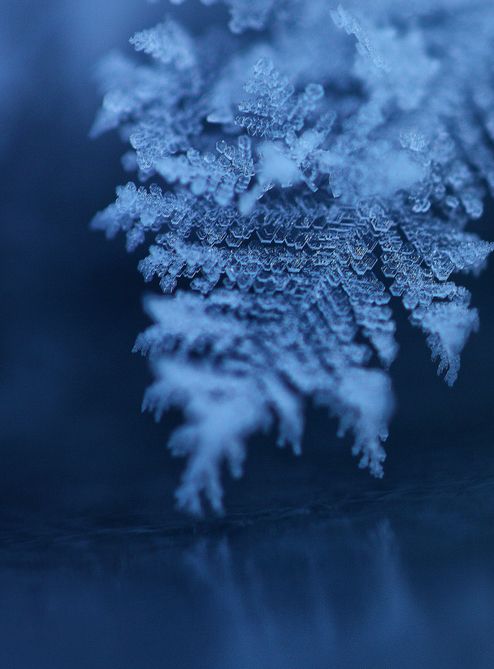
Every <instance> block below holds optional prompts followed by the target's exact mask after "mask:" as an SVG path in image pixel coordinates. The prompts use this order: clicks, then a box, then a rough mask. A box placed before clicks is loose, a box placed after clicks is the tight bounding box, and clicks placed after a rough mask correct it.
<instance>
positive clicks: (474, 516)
mask: <svg viewBox="0 0 494 669" xmlns="http://www.w3.org/2000/svg"><path fill="white" fill-rule="evenodd" d="M436 464H439V465H440V464H441V463H440V462H436ZM443 464H444V463H443ZM486 465H487V466H486ZM471 469H472V468H471ZM475 469H478V470H479V471H476V472H475V473H474V472H472V471H471V478H469V476H468V475H465V473H464V472H463V473H462V474H461V475H458V474H459V472H458V471H457V472H456V476H455V473H454V472H452V471H451V467H450V468H449V471H448V472H447V475H446V476H445V477H440V476H438V477H435V478H434V479H431V480H429V481H426V482H425V483H424V482H423V480H422V479H420V480H416V479H415V480H414V479H413V477H409V478H408V480H407V481H406V483H405V484H404V485H403V487H402V488H401V489H396V488H395V489H394V488H392V487H386V489H383V490H382V491H379V492H376V491H374V492H370V491H368V490H367V491H365V490H361V491H360V492H358V493H356V494H355V495H354V496H352V495H347V496H346V497H343V496H342V495H340V496H338V494H336V493H333V494H328V493H327V492H323V491H322V490H321V487H320V486H321V485H322V483H323V477H319V480H316V481H313V482H312V483H313V487H312V491H313V492H312V496H311V498H310V502H308V503H306V504H305V505H303V506H296V507H293V506H291V507H290V506H285V507H284V506H280V505H276V503H273V505H272V506H261V507H258V508H257V510H256V512H255V513H253V512H252V507H250V509H251V510H250V511H246V510H245V509H240V508H239V509H238V510H237V512H235V513H233V514H232V515H230V516H227V517H226V518H224V519H223V520H222V521H219V520H217V519H216V520H214V521H211V522H210V523H208V522H204V523H201V524H198V525H190V523H189V522H188V521H184V520H183V518H182V519H177V518H167V517H164V518H163V517H159V516H158V515H155V516H147V517H146V516H145V515H143V514H139V513H135V514H134V515H129V514H126V515H125V516H124V517H122V516H118V515H114V516H110V517H108V516H107V517H87V516H82V517H79V518H78V519H72V520H71V521H70V522H60V520H58V521H57V522H56V523H50V522H49V521H48V522H47V521H46V520H45V521H44V522H41V523H39V524H37V525H35V526H31V527H30V526H24V527H22V529H19V527H17V529H16V530H15V531H14V532H12V531H9V530H8V529H7V528H6V527H5V526H4V530H3V533H2V548H1V552H0V588H1V592H2V609H1V611H2V612H1V619H0V664H1V666H2V667H5V668H7V667H8V669H25V668H27V667H36V669H45V668H46V669H65V668H66V667H81V668H87V667H91V668H94V669H98V668H99V667H101V668H105V669H106V668H108V667H112V669H135V668H136V667H143V668H144V667H145V668H146V669H154V668H155V667H156V668H158V667H160V668H162V667H166V668H167V669H168V668H170V669H175V668H178V667H184V668H189V667H190V668H191V669H196V668H199V667H200V668H201V669H244V668H245V669H261V668H264V667H266V669H268V668H269V669H278V668H280V669H292V668H293V669H298V668H299V667H311V668H312V667H314V668H316V667H317V668H318V667H320V668H321V669H323V668H324V669H325V668H327V667H333V666H334V667H352V668H353V667H355V668H357V667H363V666H365V667H376V669H377V668H379V667H385V666H398V665H399V666H403V667H410V668H412V667H448V668H455V667H465V666H469V667H475V668H484V667H485V668H486V669H487V668H489V667H492V666H493V663H494V641H493V638H492V619H493V616H494V571H493V567H492V564H493V557H494V536H493V533H492V530H491V529H488V528H489V519H492V515H493V513H494V476H493V475H492V469H493V468H492V459H491V460H490V465H489V463H488V462H486V461H483V462H477V463H476V464H475ZM480 470H481V471H482V473H480ZM293 471H294V470H292V474H293ZM313 473H314V472H313ZM329 482H330V481H326V483H329ZM290 483H293V481H290V480H289V478H288V480H287V485H289V484H290ZM299 483H300V482H299ZM299 492H300V491H299ZM251 493H255V491H254V490H252V491H251Z"/></svg>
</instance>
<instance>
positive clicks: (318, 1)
mask: <svg viewBox="0 0 494 669" xmlns="http://www.w3.org/2000/svg"><path fill="white" fill-rule="evenodd" d="M174 4H179V3H177V2H175V3H174ZM204 4H206V5H210V4H216V3H213V2H211V0H208V1H207V2H206V0H204ZM224 4H225V5H226V9H227V10H228V12H225V16H223V14H222V13H221V12H220V13H219V14H216V13H214V14H212V16H213V17H214V20H213V19H212V20H211V23H210V25H203V26H201V29H200V30H199V29H198V28H197V26H194V25H193V26H192V28H191V29H190V30H188V27H187V25H179V24H178V23H177V22H176V21H175V20H174V19H173V18H171V17H167V18H165V19H164V21H163V22H162V23H161V24H159V25H158V26H156V27H154V28H151V29H149V30H145V31H142V32H140V33H138V34H136V35H135V36H134V37H133V38H132V39H131V43H132V44H133V46H134V47H135V49H136V50H137V51H138V52H140V53H139V55H138V56H135V57H134V58H130V57H128V56H124V55H119V54H113V55H112V56H111V57H109V58H108V59H107V61H106V62H105V63H103V64H102V67H101V71H100V80H101V85H102V89H103V93H104V99H103V105H102V109H101V110H100V112H99V115H98V117H97V119H96V121H95V124H94V128H93V133H94V134H95V135H97V134H99V133H101V132H104V131H107V130H111V129H118V130H119V132H120V134H121V137H122V139H123V140H124V141H125V142H126V143H127V144H128V146H129V149H128V152H127V153H126V154H125V155H124V158H123V162H124V166H125V167H126V169H127V170H129V171H130V172H135V173H136V174H137V176H136V181H137V184H136V183H134V182H130V183H127V184H126V185H123V186H120V187H119V188H118V189H117V199H116V201H115V202H114V203H113V204H110V206H109V207H107V209H105V210H104V211H102V212H100V213H99V214H98V215H97V216H96V217H95V219H94V222H93V226H94V227H95V228H97V229H101V230H104V231H105V232H106V234H107V235H108V236H109V237H113V236H114V235H115V234H117V233H118V232H124V233H125V235H126V238H127V247H128V249H129V251H133V250H134V249H136V248H137V247H139V246H141V247H143V246H144V248H145V249H146V251H145V255H144V257H143V258H142V259H141V260H140V262H139V269H140V271H141V273H142V274H143V276H144V279H145V281H148V282H151V281H156V282H157V283H158V284H159V286H160V288H161V291H162V293H164V295H153V296H151V297H148V298H147V299H146V304H145V306H146V309H147V312H148V313H149V315H150V317H151V318H152V320H153V324H152V325H151V326H150V327H149V329H147V330H146V331H145V332H144V333H142V334H141V335H139V337H138V339H137V343H136V347H135V348H136V350H138V351H141V352H142V353H144V354H146V355H148V356H149V358H150V360H151V363H152V368H153V370H154V375H155V381H154V383H153V384H152V385H151V387H150V388H149V389H148V391H147V393H146V395H145V400H144V406H145V407H146V408H148V409H151V410H153V411H155V412H156V415H157V416H158V417H160V416H161V415H162V414H163V413H164V412H166V410H167V409H168V408H170V407H172V406H173V407H177V408H179V409H180V410H181V411H182V412H183V418H184V422H183V425H182V426H181V427H179V428H178V429H177V430H176V431H175V432H174V434H173V436H172V438H171V440H170V443H169V447H170V449H171V450H172V452H173V453H174V454H176V455H180V456H184V457H186V458H187V464H186V467H185V471H184V474H183V479H182V482H181V484H180V486H179V487H178V490H177V500H178V504H179V506H180V507H182V508H183V509H186V510H188V511H189V512H192V513H200V512H201V511H202V509H203V506H204V502H205V501H207V502H208V503H209V504H210V505H211V507H212V508H213V509H214V510H216V511H218V512H219V511H221V510H222V485H221V475H222V469H223V467H224V465H225V464H226V466H227V467H228V468H229V470H230V472H231V474H232V475H233V476H235V477H236V476H240V474H241V472H242V464H243V460H244V457H245V446H246V442H247V440H248V438H249V437H250V436H251V435H253V434H255V433H256V432H258V431H259V430H268V429H273V428H274V429H275V430H276V432H277V435H278V443H279V444H280V445H284V444H287V445H289V446H291V448H292V449H293V450H294V452H295V453H299V452H300V448H301V438H302V434H303V430H304V406H305V404H306V402H307V401H308V400H311V401H314V402H316V403H317V404H319V405H323V406H325V407H327V408H328V410H329V411H330V412H331V414H333V415H336V416H337V418H338V419H339V424H340V433H341V434H343V433H345V432H346V431H351V432H352V433H353V437H354V446H353V452H354V454H355V455H357V456H358V457H359V461H360V465H361V466H362V467H368V468H369V470H370V471H371V473H372V474H374V475H375V476H381V475H382V473H383V461H384V459H385V452H384V449H383V442H384V441H385V440H386V437H387V435H388V423H389V419H390V416H391V413H392V411H393V392H392V388H391V382H390V377H389V373H388V370H389V367H390V365H391V363H392V362H393V360H394V358H395V356H396V355H397V352H398V344H397V341H396V338H395V329H396V328H395V322H394V319H393V311H396V310H397V309H400V304H399V303H400V302H401V304H402V305H403V307H404V309H405V310H406V311H407V312H408V314H409V320H410V322H411V324H412V325H413V326H415V327H417V328H419V329H420V330H422V332H423V333H424V335H425V337H426V340H427V343H428V345H429V347H430V349H431V352H432V356H433V358H434V359H436V360H437V362H438V366H439V373H440V374H442V375H444V378H445V380H446V382H447V383H449V384H453V383H454V381H455V379H456V377H457V374H458V369H459V364H460V353H461V350H462V348H463V346H464V345H465V342H466V341H467V339H468V337H469V335H470V334H471V333H472V332H473V331H474V330H475V329H476V328H477V327H478V314H477V311H476V310H475V309H474V308H472V307H471V306H470V294H469V292H468V291H467V290H466V289H465V288H464V287H462V286H461V285H458V284H457V283H455V282H454V281H452V280H451V276H452V275H454V274H459V273H464V272H476V271H477V270H480V269H481V268H482V267H483V266H484V264H485V262H486V259H487V256H488V255H489V253H490V252H491V251H492V249H493V244H491V243H489V242H486V241H483V240H481V239H480V238H479V237H478V236H477V235H476V234H475V232H474V228H475V221H476V220H478V219H480V218H481V217H482V215H483V206H484V202H485V200H486V198H487V197H489V196H490V195H492V194H493V192H494V146H493V142H494V87H493V83H494V74H493V72H492V54H493V48H492V47H493V45H494V5H493V3H492V0H484V1H482V0H480V1H477V2H472V1H471V0H468V1H466V0H427V1H425V0H419V1H416V2H414V1H413V0H407V1H406V2H405V1H401V0H400V1H397V0H392V1H391V0H379V1H376V2H373V3H365V2H357V1H350V2H348V3H346V4H345V5H344V6H343V5H336V4H335V5H332V3H328V2H326V1H325V0H269V1H264V0H263V1H262V2H258V1H257V0H256V1H254V2H253V1H251V0H225V2H224ZM191 7H193V3H192V2H191ZM168 9H170V7H168ZM228 15H229V16H230V19H229V24H228ZM218 16H219V17H220V19H222V18H224V19H225V21H223V22H222V21H221V20H220V19H218ZM469 226H470V227H469Z"/></svg>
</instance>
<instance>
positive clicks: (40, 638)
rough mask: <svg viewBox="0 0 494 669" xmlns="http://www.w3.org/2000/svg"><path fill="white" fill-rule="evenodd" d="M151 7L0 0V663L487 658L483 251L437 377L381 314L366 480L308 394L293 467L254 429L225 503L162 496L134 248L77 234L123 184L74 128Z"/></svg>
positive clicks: (489, 363) (161, 431)
mask: <svg viewBox="0 0 494 669" xmlns="http://www.w3.org/2000/svg"><path fill="white" fill-rule="evenodd" d="M162 11H163V8H162V7H161V6H156V5H147V4H146V3H144V2H141V0H126V1H125V2H123V1H122V0H119V1H118V2H117V1H116V0H106V1H101V0H99V1H96V0H85V2H83V3H74V2H70V1H68V0H67V1H63V0H45V1H44V2H42V3H34V2H27V1H25V0H15V1H14V0H0V42H1V46H0V87H1V92H0V129H1V136H0V162H1V178H0V189H1V199H0V221H1V227H0V290H1V296H0V298H1V303H0V308H1V327H0V519H1V544H0V546H1V548H0V666H1V667H2V668H4V667H5V668H6V669H10V668H11V667H12V668H15V669H18V668H22V669H24V668H25V667H26V668H27V667H33V668H36V669H43V668H44V667H50V668H57V669H58V667H68V666H70V667H79V666H80V667H86V668H89V667H91V668H92V667H100V666H101V667H111V668H112V669H114V668H115V669H118V668H119V667H122V668H127V667H128V668H129V669H130V668H138V669H141V668H143V669H144V668H147V667H175V666H177V667H178V666H180V667H181V666H184V667H200V668H201V669H202V668H203V667H205V668H207V669H208V668H209V667H212V668H214V669H221V668H222V667H235V668H237V667H248V668H249V669H250V667H264V666H266V667H270V668H271V667H278V666H279V667H282V666H283V667H292V666H293V667H294V668H295V667H297V668H298V667H302V666H304V667H319V666H320V667H329V666H338V667H339V666H349V667H350V666H352V667H353V666H356V667H361V666H372V667H373V666H376V667H382V666H396V664H397V663H398V662H399V663H400V664H401V665H404V666H410V667H412V666H413V667H416V666H447V667H454V666H463V667H464V666H471V667H484V666H485V667H491V666H494V643H493V641H492V638H491V637H492V634H491V630H492V622H491V621H492V620H493V619H494V574H493V571H492V564H493V558H494V551H493V544H494V534H493V511H494V503H493V499H494V497H493V495H494V448H493V447H494V444H493V436H494V422H493V404H494V403H493V387H494V383H493V378H494V348H493V346H492V342H493V341H494V308H493V305H492V299H491V296H492V290H493V287H494V265H493V264H492V262H491V265H490V267H489V268H488V269H487V270H486V271H485V272H484V273H483V274H482V275H481V277H480V278H478V279H471V278H468V279H466V283H467V285H468V287H470V288H471V289H472V291H473V294H474V304H475V305H476V306H477V307H478V308H479V309H480V313H481V329H480V332H479V334H477V335H475V336H474V337H473V338H472V340H471V341H470V342H469V344H468V345H467V348H466V350H465V353H464V355H463V362H462V370H461V373H460V378H459V381H458V382H457V384H456V386H455V387H454V389H453V390H450V389H448V388H447V387H446V386H445V385H444V383H443V382H442V381H441V380H440V379H438V378H437V377H436V375H435V371H434V368H433V365H432V364H431V362H430V359H429V353H428V350H427V348H426V345H425V342H424V341H423V339H422V338H421V337H420V336H419V334H418V333H417V332H414V331H412V329H411V328H410V327H409V326H408V323H407V321H406V317H405V316H404V314H400V315H399V332H398V337H399V341H400V344H401V347H402V349H401V355H400V356H399V359H398V361H397V362H396V363H395V365H394V367H393V369H392V376H393V380H394V384H395V390H396V394H397V400H398V402H397V412H396V415H395V418H394V420H393V425H392V431H391V437H390V440H389V443H388V447H387V450H388V455H389V457H388V461H387V464H386V476H385V478H384V479H383V480H382V481H376V480H374V479H372V478H370V477H369V476H368V474H367V473H365V472H361V471H359V470H358V469H357V468H356V462H355V461H353V460H352V457H351V455H350V449H349V444H348V443H347V442H341V441H338V440H337V439H336V437H335V436H334V435H335V425H334V423H333V422H332V421H331V420H330V419H328V418H327V417H326V415H325V414H324V413H321V412H319V411H317V410H315V409H313V408H309V411H308V427H307V433H306V437H305V445H304V446H305V447H304V455H303V456H302V458H299V459H296V458H294V457H293V456H292V455H291V454H290V453H289V452H286V451H279V450H276V449H275V448H274V446H273V445H272V441H271V439H270V438H269V436H267V437H263V438H260V439H258V440H256V441H255V442H254V443H253V444H252V448H251V450H250V455H249V457H248V460H247V465H246V474H245V477H244V478H243V479H242V480H241V481H240V482H236V483H235V484H231V483H230V482H227V496H226V506H227V510H228V513H227V515H226V517H225V518H222V519H214V518H207V519H205V520H204V521H202V522H195V521H194V522H193V521H192V520H191V519H189V518H187V517H185V516H183V515H181V514H178V513H176V512H175V511H174V509H173V490H174V488H175V486H176V483H177V481H178V477H179V475H180V470H181V463H180V462H177V461H175V460H172V459H171V458H170V457H169V456H168V454H167V451H166V449H165V444H166V440H167V434H168V433H169V430H170V428H171V426H172V424H173V421H174V420H175V419H176V417H169V418H168V419H165V421H164V422H163V423H162V424H161V425H156V424H155V423H154V422H153V421H152V419H151V417H150V416H147V415H144V416H142V415H140V411H139V407H140V401H141V398H142V393H143V390H144V388H145V386H146V384H147V383H148V382H149V378H150V375H149V372H148V371H147V368H146V364H145V362H144V361H143V360H142V359H141V358H140V357H138V356H135V355H131V353H130V349H131V347H132V344H133V342H134V339H135V337H136V335H137V333H138V332H139V331H141V330H142V329H143V327H145V325H146V318H145V316H144V315H143V313H142V310H141V297H142V294H143V292H144V288H143V285H142V281H141V278H140V276H139V275H138V273H137V271H136V264H137V258H136V257H132V256H129V255H127V254H126V253H125V251H124V248H123V244H122V243H121V240H117V241H115V242H112V243H107V242H106V241H105V240H104V239H103V237H102V236H100V235H99V234H96V233H94V232H90V231H89V229H88V223H89V221H90V219H91V217H92V215H93V214H94V213H95V211H97V210H98V209H101V208H102V207H103V206H105V205H106V204H107V203H109V202H110V201H111V199H112V197H113V192H114V187H115V185H116V184H118V183H121V182H123V181H125V180H126V176H125V175H124V173H123V171H122V170H121V169H120V165H119V156H120V154H121V152H122V147H121V146H120V144H119V142H118V140H117V139H116V138H115V137H105V138H103V139H101V140H98V141H97V142H90V141H89V140H88V138H87V134H88V130H89V127H90V125H91V122H92V119H93V116H94V113H95V111H96V109H97V106H98V103H99V97H98V93H97V90H96V86H95V84H94V81H93V72H94V68H95V65H96V63H97V61H98V59H99V58H100V57H101V56H102V55H103V54H104V53H106V52H107V51H108V50H109V49H111V48H113V47H119V48H123V49H128V48H130V47H128V45H127V39H128V36H129V35H130V34H132V33H133V32H134V31H135V30H138V29H140V28H143V27H147V26H150V25H153V24H154V23H155V22H156V21H157V20H158V19H159V18H160V17H161V15H162ZM205 11H206V10H199V9H198V7H197V4H196V3H193V2H191V4H190V8H189V5H187V4H186V5H185V6H184V7H182V8H180V12H181V13H182V14H183V15H187V13H189V18H190V20H191V21H193V22H198V21H202V20H203V17H204V16H207V13H203V12H205ZM489 208H490V209H492V204H489ZM478 229H479V230H480V231H481V233H482V235H483V236H484V237H485V238H486V239H491V240H492V239H494V217H493V216H492V215H489V214H487V215H486V216H485V217H484V219H483V220H482V221H481V222H480V224H479V226H478ZM447 637H448V638H449V637H451V639H452V641H451V642H447V641H446V638H447ZM472 654H473V655H472Z"/></svg>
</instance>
